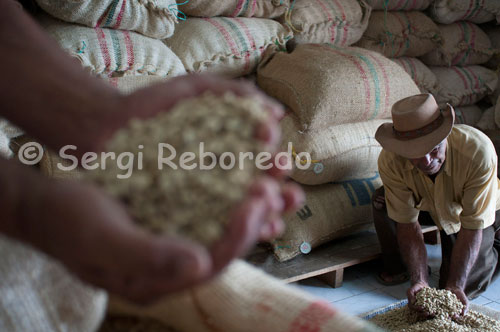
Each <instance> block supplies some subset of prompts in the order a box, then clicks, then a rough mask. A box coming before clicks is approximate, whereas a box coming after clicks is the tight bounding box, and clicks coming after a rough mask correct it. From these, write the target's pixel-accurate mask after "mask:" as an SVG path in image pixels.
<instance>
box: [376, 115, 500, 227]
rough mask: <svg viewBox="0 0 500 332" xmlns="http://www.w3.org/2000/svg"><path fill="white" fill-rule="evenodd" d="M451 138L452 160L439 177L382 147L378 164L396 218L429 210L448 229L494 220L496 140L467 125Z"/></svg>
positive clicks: (498, 200) (407, 219) (409, 218)
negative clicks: (433, 178)
mask: <svg viewBox="0 0 500 332" xmlns="http://www.w3.org/2000/svg"><path fill="white" fill-rule="evenodd" d="M447 141H448V144H447V147H446V159H445V162H444V164H443V166H442V169H441V170H440V172H439V173H438V175H437V176H436V178H435V182H432V180H431V179H430V178H429V176H427V175H426V174H425V173H423V172H422V171H421V170H419V169H418V168H417V167H414V166H413V165H412V163H411V162H410V161H409V160H408V159H406V158H404V157H401V156H399V155H396V154H395V153H392V152H389V151H387V150H382V152H381V154H380V157H379V160H378V167H379V172H380V177H381V179H382V182H383V183H384V188H385V200H386V206H387V212H388V215H389V217H390V218H391V219H393V220H395V221H397V222H400V223H412V222H416V221H417V220H418V214H419V211H428V212H429V213H430V215H431V217H432V219H433V220H434V222H435V223H436V225H437V226H438V228H439V229H442V230H444V231H445V232H446V234H453V233H456V232H458V231H459V230H460V227H463V228H466V229H474V230H475V229H484V228H486V227H488V226H490V225H492V224H493V223H494V221H495V211H496V210H499V209H500V194H497V192H498V190H499V189H500V181H499V179H498V178H497V154H496V152H495V147H494V146H493V143H492V142H491V140H490V139H489V138H488V137H487V136H486V135H485V134H483V133H482V132H481V131H479V130H477V129H475V128H473V127H470V126H467V125H455V126H454V128H453V129H452V131H451V133H450V135H449V136H448V138H447Z"/></svg>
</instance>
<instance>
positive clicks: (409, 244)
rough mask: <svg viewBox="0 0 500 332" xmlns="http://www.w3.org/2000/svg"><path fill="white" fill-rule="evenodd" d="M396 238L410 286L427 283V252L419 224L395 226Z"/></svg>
mask: <svg viewBox="0 0 500 332" xmlns="http://www.w3.org/2000/svg"><path fill="white" fill-rule="evenodd" d="M397 236H398V244H399V248H400V251H401V256H402V258H403V261H404V262H405V263H406V266H407V268H408V271H409V273H410V279H411V283H412V285H414V284H416V283H419V282H422V283H427V251H426V249H425V244H424V237H423V235H422V230H421V228H420V225H419V223H418V222H415V223H411V224H397Z"/></svg>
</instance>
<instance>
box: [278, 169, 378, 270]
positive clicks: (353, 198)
mask: <svg viewBox="0 0 500 332" xmlns="http://www.w3.org/2000/svg"><path fill="white" fill-rule="evenodd" d="M381 185H382V181H381V180H380V176H379V175H378V173H373V174H372V175H371V176H369V177H366V178H359V179H355V180H349V181H341V182H335V183H329V184H323V185H320V186H302V189H303V190H304V192H305V196H306V200H305V203H304V206H303V207H302V208H301V209H300V210H299V211H297V213H295V214H293V215H289V216H286V217H285V225H286V228H285V233H283V235H281V236H280V237H279V238H277V239H276V240H274V241H273V242H272V245H273V249H274V255H275V256H276V258H277V259H278V260H279V261H287V260H290V259H292V258H294V257H296V256H299V255H301V254H308V253H309V252H310V251H311V249H313V251H314V248H316V247H318V246H320V245H322V244H324V243H327V242H329V241H332V240H335V239H338V238H341V237H343V236H347V235H351V234H353V233H357V232H360V231H364V230H367V229H369V228H371V227H373V217H372V204H371V197H372V195H373V193H374V192H375V190H376V189H377V188H379V187H380V186H381ZM340 211H342V212H341V213H340Z"/></svg>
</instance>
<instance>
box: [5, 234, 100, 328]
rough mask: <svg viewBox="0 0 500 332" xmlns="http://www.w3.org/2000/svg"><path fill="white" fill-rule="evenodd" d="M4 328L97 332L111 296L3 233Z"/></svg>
mask: <svg viewBox="0 0 500 332" xmlns="http://www.w3.org/2000/svg"><path fill="white" fill-rule="evenodd" d="M0 257H1V258H0V275H1V276H2V277H1V278H0V307H1V308H2V310H1V311H0V327H1V330H2V331H9V332H26V331H37V332H54V331H67V332H94V331H96V330H97V328H98V327H99V324H100V323H101V321H102V319H103V317H104V314H105V311H106V303H107V295H106V294H105V293H104V292H103V291H99V290H96V289H94V288H92V287H90V286H88V285H85V284H83V283H82V282H81V281H80V280H78V279H77V278H76V277H74V276H73V275H71V274H70V273H68V272H67V270H66V269H65V268H64V267H63V266H62V265H61V264H60V263H59V262H57V261H55V260H53V259H51V258H50V257H47V256H46V255H44V254H43V253H41V252H38V251H37V250H35V249H33V248H32V247H31V246H27V245H25V244H23V243H21V242H18V241H15V240H13V239H9V238H8V237H4V236H2V235H0Z"/></svg>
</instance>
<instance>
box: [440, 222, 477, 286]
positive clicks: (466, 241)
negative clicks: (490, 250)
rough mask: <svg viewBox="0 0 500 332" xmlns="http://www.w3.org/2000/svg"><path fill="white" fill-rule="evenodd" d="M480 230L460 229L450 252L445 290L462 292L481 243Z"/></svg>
mask: <svg viewBox="0 0 500 332" xmlns="http://www.w3.org/2000/svg"><path fill="white" fill-rule="evenodd" d="M482 239H483V232H482V230H470V229H463V228H462V229H461V230H460V232H459V233H458V236H457V241H456V242H455V245H454V246H453V250H452V252H451V261H450V272H449V275H448V280H447V281H446V288H459V289H461V290H464V288H465V285H466V283H467V277H468V275H469V272H470V270H471V269H472V266H473V265H474V263H475V262H476V259H477V255H478V253H479V248H480V247H481V241H482Z"/></svg>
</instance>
